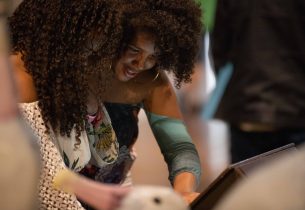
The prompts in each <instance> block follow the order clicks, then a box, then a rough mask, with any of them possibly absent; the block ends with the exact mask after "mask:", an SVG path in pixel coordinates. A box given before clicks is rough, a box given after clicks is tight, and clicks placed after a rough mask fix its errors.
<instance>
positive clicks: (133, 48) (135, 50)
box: [128, 45, 140, 54]
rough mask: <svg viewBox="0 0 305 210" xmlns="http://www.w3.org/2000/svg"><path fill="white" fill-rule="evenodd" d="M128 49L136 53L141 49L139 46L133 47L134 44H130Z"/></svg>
mask: <svg viewBox="0 0 305 210" xmlns="http://www.w3.org/2000/svg"><path fill="white" fill-rule="evenodd" d="M128 51H129V52H131V53H134V54H136V53H139V52H140V50H139V49H137V48H135V47H133V46H131V45H128Z"/></svg>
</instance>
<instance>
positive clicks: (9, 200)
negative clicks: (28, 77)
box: [0, 0, 40, 210]
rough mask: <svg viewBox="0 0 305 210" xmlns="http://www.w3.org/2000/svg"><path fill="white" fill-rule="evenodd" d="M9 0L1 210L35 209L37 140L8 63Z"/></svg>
mask: <svg viewBox="0 0 305 210" xmlns="http://www.w3.org/2000/svg"><path fill="white" fill-rule="evenodd" d="M12 3H15V4H17V2H12V1H11V0H10V1H9V0H1V1H0V165H1V170H0V209H5V210H21V209H24V210H33V209H37V207H38V206H37V204H38V201H37V187H38V180H39V171H40V170H39V152H38V148H37V145H36V141H35V140H36V139H35V137H34V135H33V134H32V133H31V131H30V129H28V128H29V127H28V126H27V125H26V123H25V122H24V121H23V119H22V118H21V115H20V113H19V111H18V107H17V92H16V88H15V83H14V79H13V76H12V71H11V65H10V63H9V39H8V36H9V35H8V30H7V25H6V18H7V15H8V14H9V12H10V11H9V9H10V8H13V6H12V5H11V4H12Z"/></svg>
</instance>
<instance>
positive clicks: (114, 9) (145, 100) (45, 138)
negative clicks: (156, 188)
mask: <svg viewBox="0 0 305 210" xmlns="http://www.w3.org/2000/svg"><path fill="white" fill-rule="evenodd" d="M28 11H31V13H29V12H28ZM200 16H201V14H200V9H199V7H198V5H196V4H195V3H194V2H193V1H192V0H166V1H164V0H163V1H155V0H145V1H143V0H132V1H131V0H112V1H105V0H79V1H67V0H65V1H64V0H52V1H48V0H40V1H37V0H25V1H24V2H23V3H22V4H21V5H20V6H19V8H18V9H17V10H16V11H15V13H14V14H13V16H12V17H11V18H10V27H11V31H12V41H13V52H14V55H13V56H12V60H13V61H14V63H15V65H16V67H17V68H16V78H17V81H18V85H19V90H20V91H21V96H22V97H21V102H23V103H22V104H21V107H22V108H23V110H24V113H25V116H26V117H27V118H28V119H29V121H32V125H33V127H35V129H36V130H38V131H41V130H43V132H42V131H41V132H40V133H39V135H38V136H39V137H40V139H41V145H42V146H41V147H42V149H41V150H42V153H43V154H48V153H50V151H52V155H53V156H54V157H55V156H56V158H57V159H56V160H57V161H58V164H55V165H56V166H57V165H60V164H59V162H60V161H61V159H62V160H64V163H65V165H66V166H68V167H69V168H71V169H73V170H75V171H78V172H80V173H82V174H84V175H86V176H87V177H91V178H93V179H96V180H99V181H102V182H106V183H121V184H124V183H126V180H127V174H128V171H129V169H130V167H131V165H132V161H133V159H134V157H133V155H132V145H133V143H134V140H135V139H136V137H137V125H136V121H137V120H136V114H137V111H138V107H143V108H144V109H145V111H146V112H147V115H148V117H149V119H150V123H151V125H152V128H153V131H154V133H155V135H156V138H157V140H158V143H159V145H160V147H161V150H162V152H163V154H164V156H165V160H166V161H167V163H168V167H169V172H170V180H171V183H172V185H173V187H174V189H175V190H176V191H177V192H179V193H181V194H182V195H183V196H184V197H185V199H186V200H188V201H189V202H190V201H191V200H192V199H194V197H195V196H196V195H197V193H194V189H195V186H196V183H198V180H199V176H200V163H199V158H198V154H197V152H196V149H195V147H194V145H193V144H192V142H191V139H190V137H189V135H188V133H187V131H186V129H185V126H184V125H183V123H182V121H181V114H180V111H179V108H178V105H177V101H176V97H175V94H174V91H173V89H172V87H171V85H170V83H169V80H168V79H167V76H166V74H165V73H164V71H168V72H172V73H173V74H174V76H175V79H176V80H175V82H176V83H175V84H176V86H177V87H179V86H180V85H181V83H182V82H188V81H190V75H191V73H192V69H193V65H194V61H195V59H196V58H195V57H196V54H197V50H198V40H199V38H200V36H201V34H200V33H201V24H200ZM102 102H109V103H107V104H106V103H105V105H104V103H102ZM108 112H109V115H110V116H109V115H108ZM110 119H111V120H110ZM121 119H126V120H128V121H129V122H131V123H125V124H122V123H120V121H121ZM39 121H40V125H39V126H37V122H39ZM111 121H113V123H112V122H111ZM33 122H34V123H33ZM41 124H43V125H41ZM125 125H127V127H125ZM129 128H130V129H129ZM177 131H179V133H178V132H177ZM46 145H48V146H46ZM59 155H60V156H59ZM59 157H61V158H59ZM44 159H45V160H48V159H47V156H45V157H44ZM52 159H54V158H52ZM61 165H62V164H61ZM57 171H58V170H57ZM48 172H49V173H51V174H52V175H51V177H52V176H54V175H55V174H56V170H53V169H52V170H51V169H50V170H48ZM45 180H47V179H45ZM44 184H45V185H48V182H47V181H46V182H45V183H44ZM45 193H47V194H48V193H49V192H45ZM57 194H58V193H57ZM57 194H56V193H55V192H53V193H52V196H56V195H57ZM48 205H49V204H48Z"/></svg>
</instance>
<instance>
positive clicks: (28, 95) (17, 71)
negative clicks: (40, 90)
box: [10, 54, 37, 103]
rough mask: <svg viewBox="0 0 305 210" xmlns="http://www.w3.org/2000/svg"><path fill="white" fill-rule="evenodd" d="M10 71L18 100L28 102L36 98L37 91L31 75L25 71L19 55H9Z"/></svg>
mask: <svg viewBox="0 0 305 210" xmlns="http://www.w3.org/2000/svg"><path fill="white" fill-rule="evenodd" d="M10 60H11V63H12V71H13V76H14V79H15V84H16V87H17V92H18V96H19V102H21V103H28V102H34V101H36V100H37V93H36V89H35V85H34V81H33V78H32V76H31V75H30V74H29V73H28V72H27V71H26V68H25V65H24V63H23V61H22V59H21V55H19V54H17V55H11V56H10Z"/></svg>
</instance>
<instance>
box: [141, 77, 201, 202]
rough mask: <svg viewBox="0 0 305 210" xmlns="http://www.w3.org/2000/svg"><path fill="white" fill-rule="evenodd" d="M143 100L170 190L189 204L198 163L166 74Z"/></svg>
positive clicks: (198, 168) (197, 172)
mask: <svg viewBox="0 0 305 210" xmlns="http://www.w3.org/2000/svg"><path fill="white" fill-rule="evenodd" d="M161 79H162V82H161V84H160V85H158V86H156V87H155V88H154V89H153V91H152V92H151V93H150V94H149V97H147V98H146V99H145V101H144V108H145V111H146V114H147V116H148V121H149V123H150V125H151V128H152V131H153V133H154V135H155V137H156V139H157V142H158V144H159V147H160V149H161V152H162V154H163V156H164V158H165V161H166V163H167V165H168V169H169V179H170V181H171V184H172V185H173V187H174V189H175V190H176V191H177V192H179V193H180V194H181V195H182V196H183V197H184V198H185V199H186V200H187V201H188V202H189V203H190V202H191V201H192V200H193V199H194V198H195V197H197V195H198V193H195V192H194V191H195V188H196V186H197V185H198V183H199V180H200V175H201V165H200V160H199V156H198V153H197V150H196V148H195V146H194V144H193V143H192V139H191V137H190V135H189V133H188V131H187V129H186V127H185V125H184V123H183V120H182V115H181V112H180V109H179V105H178V102H177V97H176V94H175V92H174V90H173V87H172V85H171V83H170V82H169V80H168V78H167V77H166V75H162V78H161Z"/></svg>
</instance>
